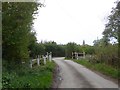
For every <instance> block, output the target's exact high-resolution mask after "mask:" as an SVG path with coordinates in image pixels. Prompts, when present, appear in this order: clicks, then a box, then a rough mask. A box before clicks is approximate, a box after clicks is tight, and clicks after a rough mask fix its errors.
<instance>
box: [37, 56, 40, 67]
mask: <svg viewBox="0 0 120 90" xmlns="http://www.w3.org/2000/svg"><path fill="white" fill-rule="evenodd" d="M37 65H38V66H39V65H40V56H39V55H38V58H37Z"/></svg>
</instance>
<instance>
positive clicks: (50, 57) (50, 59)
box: [49, 52, 52, 62]
mask: <svg viewBox="0 0 120 90" xmlns="http://www.w3.org/2000/svg"><path fill="white" fill-rule="evenodd" d="M49 61H50V62H51V61H52V52H50V54H49Z"/></svg>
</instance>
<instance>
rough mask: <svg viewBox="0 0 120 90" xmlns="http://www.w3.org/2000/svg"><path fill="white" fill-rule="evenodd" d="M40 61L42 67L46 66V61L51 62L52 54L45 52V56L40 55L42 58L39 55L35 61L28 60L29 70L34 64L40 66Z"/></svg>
mask: <svg viewBox="0 0 120 90" xmlns="http://www.w3.org/2000/svg"><path fill="white" fill-rule="evenodd" d="M42 60H43V63H44V65H45V64H46V61H47V60H49V61H50V62H51V61H52V52H50V53H48V52H47V55H42V57H40V55H38V56H37V58H36V59H31V60H30V68H32V67H33V65H34V64H35V63H37V65H38V66H40V62H42Z"/></svg>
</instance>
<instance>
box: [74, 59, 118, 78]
mask: <svg viewBox="0 0 120 90" xmlns="http://www.w3.org/2000/svg"><path fill="white" fill-rule="evenodd" d="M73 61H74V62H77V63H79V64H81V65H84V66H85V67H87V68H89V69H92V70H96V71H99V72H101V73H103V74H105V75H109V76H111V77H112V78H115V79H119V78H120V77H119V76H118V70H117V69H115V68H113V67H111V66H108V65H106V64H104V63H94V64H93V63H90V62H89V61H87V60H84V59H81V60H73Z"/></svg>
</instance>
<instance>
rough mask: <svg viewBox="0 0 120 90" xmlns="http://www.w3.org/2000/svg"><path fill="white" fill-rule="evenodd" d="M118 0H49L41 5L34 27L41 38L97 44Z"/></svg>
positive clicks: (64, 42) (39, 39)
mask: <svg viewBox="0 0 120 90" xmlns="http://www.w3.org/2000/svg"><path fill="white" fill-rule="evenodd" d="M115 1H116V0H45V5H46V7H43V8H40V9H39V13H38V16H37V19H36V20H35V21H34V29H35V31H36V32H37V40H38V41H39V42H40V41H41V40H43V41H44V40H46V41H50V40H52V41H55V42H57V43H58V44H67V43H68V42H75V43H77V44H82V42H83V40H85V43H86V44H89V45H93V41H94V40H96V39H97V37H98V38H99V39H100V38H101V37H102V32H103V30H104V27H105V22H106V19H105V18H107V16H108V15H109V14H110V11H111V10H112V7H114V6H115V4H114V2H115Z"/></svg>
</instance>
